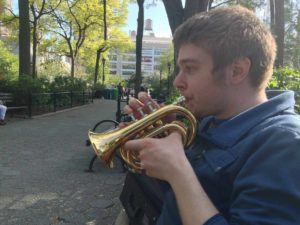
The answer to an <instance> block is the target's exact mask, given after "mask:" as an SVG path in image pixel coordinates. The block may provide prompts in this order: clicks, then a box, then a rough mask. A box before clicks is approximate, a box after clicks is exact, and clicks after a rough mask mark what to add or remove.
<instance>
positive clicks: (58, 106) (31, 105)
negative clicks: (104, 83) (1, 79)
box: [14, 91, 93, 117]
mask: <svg viewBox="0 0 300 225" xmlns="http://www.w3.org/2000/svg"><path fill="white" fill-rule="evenodd" d="M14 97H15V101H16V103H17V104H20V105H27V107H28V109H27V112H26V113H27V114H28V116H29V117H32V116H35V115H41V114H45V113H50V112H56V111H60V110H64V109H68V108H72V107H76V106H80V105H85V104H88V103H91V102H93V94H92V92H91V91H64V92H52V93H31V92H27V93H25V92H18V93H14Z"/></svg>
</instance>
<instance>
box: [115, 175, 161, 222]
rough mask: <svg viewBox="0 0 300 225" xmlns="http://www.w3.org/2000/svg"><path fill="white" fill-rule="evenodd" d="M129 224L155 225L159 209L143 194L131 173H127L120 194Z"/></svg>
mask: <svg viewBox="0 0 300 225" xmlns="http://www.w3.org/2000/svg"><path fill="white" fill-rule="evenodd" d="M120 200H121V203H122V205H123V207H124V209H125V211H126V214H127V216H128V218H129V221H130V225H155V224H156V221H157V218H158V216H159V214H160V210H159V209H158V208H157V207H155V205H154V204H153V202H152V201H151V199H150V198H149V197H148V196H147V195H146V194H145V192H144V191H143V190H142V188H141V187H140V185H139V183H138V182H137V181H136V178H135V177H134V175H133V174H132V173H130V172H129V173H127V175H126V178H125V184H124V187H123V190H122V192H121V195H120Z"/></svg>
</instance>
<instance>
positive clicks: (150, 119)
mask: <svg viewBox="0 0 300 225" xmlns="http://www.w3.org/2000/svg"><path fill="white" fill-rule="evenodd" d="M184 101H185V98H184V97H183V96H182V97H179V98H178V99H177V100H176V101H175V102H173V103H172V104H170V105H166V106H163V107H161V108H159V109H157V110H153V109H152V107H151V106H150V107H149V108H150V109H152V112H151V113H150V114H148V115H145V116H144V117H143V118H142V119H140V120H137V121H133V122H131V123H130V124H129V125H128V126H126V127H124V128H116V129H114V130H110V131H107V132H103V133H95V132H92V131H89V132H88V136H89V139H90V142H91V144H92V146H93V149H94V151H95V153H96V155H97V156H98V157H99V158H100V159H101V160H103V161H104V162H105V164H107V165H108V166H109V167H110V168H112V167H113V162H112V157H113V155H114V153H115V152H116V151H118V150H119V152H120V155H121V157H122V158H123V160H124V161H125V162H126V164H127V167H128V169H129V170H130V171H132V172H136V173H140V172H142V168H141V163H140V159H139V156H138V154H137V153H136V152H134V151H130V150H125V149H124V144H125V143H126V142H127V141H129V140H132V139H139V138H145V137H154V138H160V137H164V136H166V135H168V134H169V133H170V132H173V131H177V132H179V133H180V134H181V136H182V141H183V145H184V146H185V147H187V146H189V145H190V144H191V143H192V141H193V140H194V138H195V136H196V129H197V120H196V118H195V117H194V115H193V114H192V113H191V112H190V111H189V110H187V109H186V108H184V107H183V106H181V105H182V104H183V103H184ZM173 113H175V114H177V115H180V116H181V117H182V118H184V119H185V122H179V121H173V122H171V123H165V122H164V118H165V117H167V116H168V115H170V114H173Z"/></svg>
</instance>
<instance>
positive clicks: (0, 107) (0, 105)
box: [0, 100, 7, 125]
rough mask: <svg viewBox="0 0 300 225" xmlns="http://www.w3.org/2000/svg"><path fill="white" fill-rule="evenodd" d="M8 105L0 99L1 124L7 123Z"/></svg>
mask: <svg viewBox="0 0 300 225" xmlns="http://www.w3.org/2000/svg"><path fill="white" fill-rule="evenodd" d="M6 110H7V107H6V106H5V105H4V104H3V102H2V101H1V100H0V125H5V124H6V122H5V115H6Z"/></svg>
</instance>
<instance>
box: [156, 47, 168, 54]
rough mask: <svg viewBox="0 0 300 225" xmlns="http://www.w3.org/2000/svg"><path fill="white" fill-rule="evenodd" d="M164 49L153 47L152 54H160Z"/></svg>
mask: <svg viewBox="0 0 300 225" xmlns="http://www.w3.org/2000/svg"><path fill="white" fill-rule="evenodd" d="M165 51H166V49H162V48H157V49H154V55H161V54H163V53H164V52H165Z"/></svg>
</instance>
